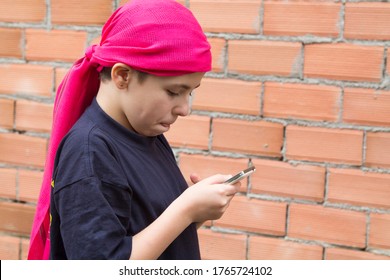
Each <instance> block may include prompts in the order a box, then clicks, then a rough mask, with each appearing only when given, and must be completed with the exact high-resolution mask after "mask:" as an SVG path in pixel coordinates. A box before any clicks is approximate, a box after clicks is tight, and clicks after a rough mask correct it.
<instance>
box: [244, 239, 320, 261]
mask: <svg viewBox="0 0 390 280" xmlns="http://www.w3.org/2000/svg"><path fill="white" fill-rule="evenodd" d="M322 251H323V249H322V247H321V246H318V245H307V244H300V243H296V242H289V241H286V240H283V239H278V238H268V237H262V236H251V237H250V238H249V259H250V260H321V259H322Z"/></svg>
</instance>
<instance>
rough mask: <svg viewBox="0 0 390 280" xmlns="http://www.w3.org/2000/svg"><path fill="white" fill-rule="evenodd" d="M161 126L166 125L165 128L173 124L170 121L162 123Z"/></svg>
mask: <svg viewBox="0 0 390 280" xmlns="http://www.w3.org/2000/svg"><path fill="white" fill-rule="evenodd" d="M160 124H161V126H163V127H165V128H170V127H171V124H170V123H160Z"/></svg>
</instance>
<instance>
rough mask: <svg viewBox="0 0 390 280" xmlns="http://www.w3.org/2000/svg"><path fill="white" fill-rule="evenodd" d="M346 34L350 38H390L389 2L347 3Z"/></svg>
mask: <svg viewBox="0 0 390 280" xmlns="http://www.w3.org/2000/svg"><path fill="white" fill-rule="evenodd" d="M344 36H345V38H348V39H366V40H390V6H389V5H388V3H346V4H345V30H344Z"/></svg>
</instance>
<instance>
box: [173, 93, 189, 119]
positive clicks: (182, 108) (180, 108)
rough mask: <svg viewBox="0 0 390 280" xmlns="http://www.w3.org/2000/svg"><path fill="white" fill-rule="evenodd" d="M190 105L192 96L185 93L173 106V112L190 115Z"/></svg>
mask: <svg viewBox="0 0 390 280" xmlns="http://www.w3.org/2000/svg"><path fill="white" fill-rule="evenodd" d="M190 107H191V106H190V98H189V96H185V95H184V96H183V98H180V100H179V101H178V103H177V104H176V106H175V107H174V108H173V114H174V115H177V116H181V117H185V116H188V115H189V114H190V110H191V108H190Z"/></svg>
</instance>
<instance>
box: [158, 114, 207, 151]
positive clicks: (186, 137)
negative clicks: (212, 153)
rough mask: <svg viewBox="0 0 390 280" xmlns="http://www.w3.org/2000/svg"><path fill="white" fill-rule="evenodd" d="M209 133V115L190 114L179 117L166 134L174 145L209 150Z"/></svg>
mask: <svg viewBox="0 0 390 280" xmlns="http://www.w3.org/2000/svg"><path fill="white" fill-rule="evenodd" d="M209 134H210V118H209V117H203V116H189V117H185V118H179V119H178V120H177V121H176V122H175V124H174V125H172V126H171V129H170V130H169V131H168V132H167V133H165V136H166V137H167V139H168V140H169V142H170V144H171V145H172V146H175V147H182V148H197V149H204V150H207V149H208V145H209Z"/></svg>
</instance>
